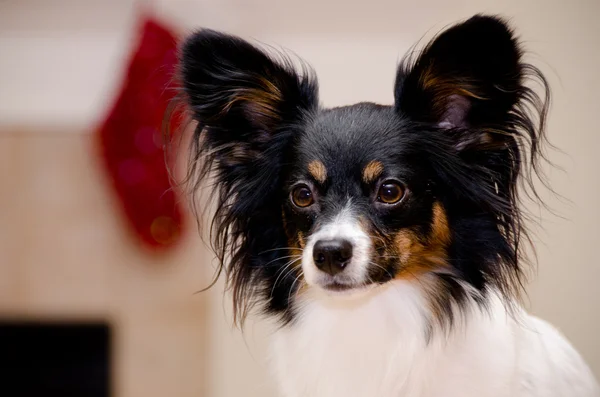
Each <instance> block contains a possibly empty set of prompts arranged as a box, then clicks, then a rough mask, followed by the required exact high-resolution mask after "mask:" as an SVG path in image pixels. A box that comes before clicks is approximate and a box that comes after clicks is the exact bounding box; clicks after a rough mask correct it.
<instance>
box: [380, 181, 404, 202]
mask: <svg viewBox="0 0 600 397" xmlns="http://www.w3.org/2000/svg"><path fill="white" fill-rule="evenodd" d="M402 197H404V189H403V188H402V186H401V185H400V184H399V183H397V182H394V181H386V182H383V183H382V184H381V186H380V187H379V192H377V200H378V201H381V202H382V203H386V204H396V203H397V202H399V201H400V200H402Z"/></svg>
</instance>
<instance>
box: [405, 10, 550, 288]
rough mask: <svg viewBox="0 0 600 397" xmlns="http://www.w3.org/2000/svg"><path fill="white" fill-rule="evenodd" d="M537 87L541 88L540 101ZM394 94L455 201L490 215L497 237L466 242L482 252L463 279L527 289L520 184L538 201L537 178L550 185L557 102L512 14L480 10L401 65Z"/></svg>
mask: <svg viewBox="0 0 600 397" xmlns="http://www.w3.org/2000/svg"><path fill="white" fill-rule="evenodd" d="M530 83H534V84H537V85H536V86H535V87H537V88H541V91H542V96H541V97H540V96H538V94H537V93H536V91H535V90H534V89H533V88H532V86H531V85H530ZM395 99H396V102H395V107H396V109H397V111H398V112H399V114H401V115H402V116H403V117H408V118H409V119H410V120H412V121H413V122H414V123H415V124H416V125H419V126H421V129H422V131H423V132H422V133H424V134H430V136H431V141H432V142H435V144H432V145H431V147H430V150H431V151H432V152H434V153H432V154H431V157H432V163H433V164H434V165H433V166H434V167H436V170H437V174H438V175H440V177H441V179H443V180H444V182H445V184H447V185H446V187H447V188H449V189H447V191H452V192H453V194H454V195H455V202H460V203H463V204H462V208H461V209H460V211H463V212H465V213H466V212H470V213H471V214H472V216H473V219H475V218H476V217H477V219H478V220H477V222H484V221H482V220H481V219H482V217H481V215H479V214H487V215H486V216H485V219H487V221H485V222H488V223H489V224H490V225H491V227H490V229H489V233H488V234H486V235H485V236H483V235H482V236H473V238H472V240H471V243H470V246H469V247H466V248H465V249H466V250H469V252H474V253H479V257H477V258H476V261H478V263H474V264H472V268H471V269H469V268H465V269H461V271H462V273H463V276H465V274H466V275H469V273H471V274H472V277H471V278H472V279H471V280H469V279H468V281H470V282H471V283H472V284H473V285H475V286H477V287H482V288H483V287H484V286H485V285H486V283H488V282H489V283H492V284H495V285H496V287H497V288H498V289H499V290H500V291H501V292H503V293H504V294H505V295H506V296H514V295H515V294H518V293H519V292H520V290H521V287H522V284H523V277H524V276H523V269H522V267H521V260H520V259H521V257H522V248H521V245H520V241H521V239H522V237H523V236H525V237H527V231H526V229H525V227H524V215H523V213H522V211H521V208H520V205H521V203H520V198H519V181H520V180H521V179H522V181H524V182H527V183H526V184H525V187H526V188H527V189H528V192H530V193H533V194H534V196H535V197H537V198H539V196H537V194H536V192H535V188H534V185H533V180H534V177H536V176H537V177H539V178H540V179H542V181H543V175H542V174H540V173H539V167H538V161H539V158H540V156H541V157H542V158H543V154H542V153H540V145H541V143H543V142H544V141H545V135H544V129H545V123H546V115H547V111H548V106H549V101H550V93H549V88H548V84H547V82H546V80H545V78H544V76H543V75H542V74H541V72H540V71H539V70H538V69H536V68H535V67H533V66H531V65H528V64H526V63H524V62H523V60H522V50H521V47H520V44H519V42H518V41H517V39H516V38H515V35H514V34H513V32H512V30H511V29H510V28H509V27H508V25H507V23H506V22H505V21H504V20H502V19H501V18H497V17H493V16H482V15H477V16H474V17H472V18H470V19H468V20H467V21H465V22H463V23H460V24H458V25H455V26H453V27H451V28H449V29H447V30H446V31H444V32H442V33H441V34H439V35H438V36H437V37H436V38H434V39H433V40H432V41H431V42H430V43H429V44H428V45H426V46H425V48H424V49H423V51H422V52H421V53H420V55H418V57H417V58H416V59H414V60H413V59H410V58H409V59H406V60H405V61H404V62H403V63H402V64H401V65H400V67H399V69H398V74H397V79H396V86H395ZM436 151H437V153H435V152H436ZM522 174H523V177H524V178H521V175H522ZM463 218H464V215H463ZM467 226H468V225H463V229H465V230H467V231H468V229H469V227H467ZM496 234H498V236H497V237H496V236H495V235H496ZM468 245H469V244H467V246H468ZM461 255H462V254H461ZM465 256H466V255H465ZM474 262H475V260H474ZM465 266H467V267H468V266H470V265H469V264H467V265H465ZM474 269H476V270H474ZM467 278H468V277H467Z"/></svg>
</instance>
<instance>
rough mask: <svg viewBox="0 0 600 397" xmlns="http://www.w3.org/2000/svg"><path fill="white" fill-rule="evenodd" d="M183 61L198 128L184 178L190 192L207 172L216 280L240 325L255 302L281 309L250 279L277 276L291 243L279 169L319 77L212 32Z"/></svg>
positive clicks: (187, 49) (311, 106) (191, 45)
mask: <svg viewBox="0 0 600 397" xmlns="http://www.w3.org/2000/svg"><path fill="white" fill-rule="evenodd" d="M180 64H181V66H180V68H181V70H180V74H181V76H180V78H181V82H182V86H183V90H184V94H185V95H184V96H185V98H186V100H187V105H188V107H189V108H190V110H191V113H192V116H193V118H194V119H195V120H196V121H197V122H198V125H197V127H196V129H195V131H194V135H193V137H192V141H191V159H190V163H189V168H188V174H187V180H186V181H187V182H188V183H189V182H191V184H190V185H191V186H190V187H191V188H192V192H193V194H194V193H196V192H197V191H199V190H200V185H201V183H202V182H203V181H204V180H205V178H206V177H207V176H208V175H209V174H210V175H211V176H214V185H213V187H214V188H215V189H214V193H215V195H214V196H213V198H215V199H216V210H215V214H214V217H213V220H212V223H211V237H212V243H213V248H214V249H215V251H216V253H217V256H218V259H219V272H218V273H217V275H218V274H219V273H220V271H221V270H224V271H225V273H226V276H227V282H228V284H229V286H230V287H231V290H232V294H233V302H234V309H235V310H234V319H235V320H236V321H239V323H240V324H242V323H243V320H244V318H245V316H246V315H247V313H248V311H249V309H250V308H251V307H252V306H253V305H254V304H255V303H257V302H258V301H260V302H261V303H266V306H267V307H268V308H269V310H276V311H277V310H279V311H284V310H285V307H287V306H286V305H287V300H286V301H285V302H284V303H281V302H282V301H281V300H279V301H278V300H277V299H276V298H274V294H273V291H271V290H270V289H269V288H267V287H265V286H264V285H262V284H261V283H259V282H257V280H264V279H265V278H272V277H277V273H276V269H278V266H280V265H281V262H280V259H281V258H280V256H281V252H283V251H282V250H283V249H284V248H283V247H287V246H288V245H289V244H288V243H287V237H286V234H285V229H284V226H283V223H282V220H281V201H280V195H281V192H282V178H283V168H284V167H285V165H286V164H287V163H289V158H290V156H291V154H290V153H291V146H292V143H293V140H294V137H295V134H296V133H297V132H298V130H299V128H300V126H301V124H302V122H303V120H304V119H305V118H306V117H310V113H312V112H313V111H315V110H316V108H317V106H318V101H317V83H316V79H315V78H314V77H313V75H312V73H311V72H310V71H309V69H308V67H305V68H304V70H303V73H302V74H299V73H297V72H296V71H295V70H294V68H293V67H292V62H291V61H289V60H287V59H286V58H285V57H284V56H281V57H278V58H277V59H274V58H273V57H270V56H269V55H267V54H266V53H265V52H263V51H261V50H260V49H258V48H257V47H255V46H253V45H251V44H250V43H248V42H246V41H244V40H242V39H240V38H237V37H234V36H230V35H226V34H222V33H218V32H214V31H210V30H202V31H200V32H197V33H196V34H193V35H192V36H190V37H189V38H188V39H187V40H186V41H185V43H184V45H183V48H182V50H181V54H180ZM281 284H283V283H280V285H281ZM263 287H265V288H263ZM281 288H283V287H281ZM288 293H289V291H288V290H285V292H276V293H275V296H279V295H281V294H284V296H288ZM278 294H279V295H278ZM259 296H262V298H263V299H258V297H259ZM278 304H279V305H280V306H277V305H278ZM282 305H283V306H282Z"/></svg>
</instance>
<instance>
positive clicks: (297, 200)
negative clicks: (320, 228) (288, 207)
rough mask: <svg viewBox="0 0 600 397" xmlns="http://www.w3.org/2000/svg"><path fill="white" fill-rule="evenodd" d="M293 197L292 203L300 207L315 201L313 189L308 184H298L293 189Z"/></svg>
mask: <svg viewBox="0 0 600 397" xmlns="http://www.w3.org/2000/svg"><path fill="white" fill-rule="evenodd" d="M291 199H292V203H294V205H295V206H296V207H299V208H306V207H308V206H310V205H312V204H313V203H314V202H315V199H314V197H313V193H312V191H311V190H310V188H309V187H308V186H306V185H299V186H296V187H295V188H294V189H293V190H292V194H291Z"/></svg>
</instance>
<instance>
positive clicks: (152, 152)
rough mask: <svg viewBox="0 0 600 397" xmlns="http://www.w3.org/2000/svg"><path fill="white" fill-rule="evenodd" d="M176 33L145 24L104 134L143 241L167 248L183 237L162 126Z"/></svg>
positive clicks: (107, 161) (111, 167)
mask: <svg viewBox="0 0 600 397" xmlns="http://www.w3.org/2000/svg"><path fill="white" fill-rule="evenodd" d="M176 54H177V40H176V37H175V35H174V34H173V33H172V32H170V31H169V30H168V29H167V28H166V27H164V26H162V25H161V24H160V23H159V22H157V21H155V20H151V19H149V20H146V21H145V22H144V24H143V25H142V29H141V35H140V38H139V44H138V46H137V48H136V49H135V51H134V52H133V54H132V56H131V60H130V63H129V67H128V70H127V74H126V77H125V80H124V82H123V87H122V88H121V92H120V94H119V96H118V98H117V100H116V103H115V104H114V106H113V108H112V110H111V111H110V113H109V114H108V117H107V118H106V120H105V121H104V123H103V125H102V126H101V128H100V130H99V132H98V135H99V140H100V148H101V153H102V158H103V163H104V165H105V168H106V171H107V172H108V175H109V176H110V179H111V181H112V182H113V186H114V190H115V192H116V194H117V195H118V197H119V199H120V202H121V203H122V207H123V210H124V213H125V215H126V217H127V219H128V221H129V223H130V224H131V226H132V229H133V231H134V232H135V233H136V235H137V236H138V237H139V239H140V241H141V242H142V243H144V244H145V245H146V246H147V247H150V248H166V247H170V246H172V245H173V244H175V243H176V242H177V241H178V240H179V237H180V235H181V228H182V221H183V217H182V211H181V208H180V207H179V202H178V200H177V197H176V195H175V192H174V191H173V190H172V189H171V185H170V182H169V176H168V172H167V168H166V166H165V157H164V149H163V147H164V145H163V140H162V133H161V127H162V122H163V117H164V114H165V111H166V109H167V106H168V104H169V102H170V100H171V99H172V97H173V95H174V90H173V89H172V86H171V80H172V77H173V75H174V70H175V66H176V63H177V55H176Z"/></svg>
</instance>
